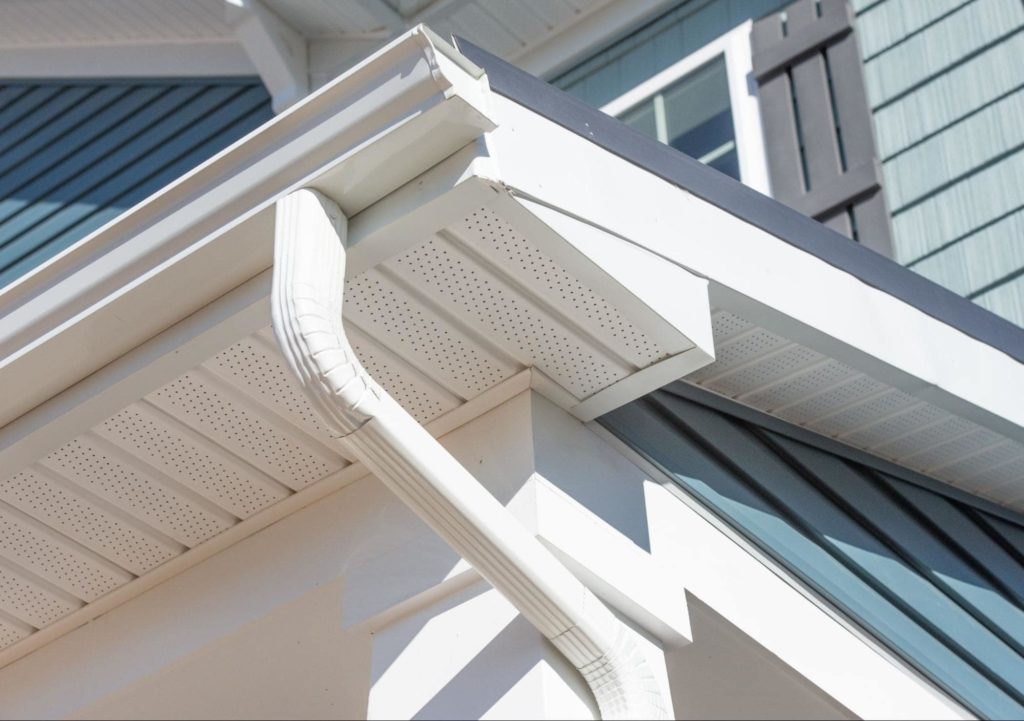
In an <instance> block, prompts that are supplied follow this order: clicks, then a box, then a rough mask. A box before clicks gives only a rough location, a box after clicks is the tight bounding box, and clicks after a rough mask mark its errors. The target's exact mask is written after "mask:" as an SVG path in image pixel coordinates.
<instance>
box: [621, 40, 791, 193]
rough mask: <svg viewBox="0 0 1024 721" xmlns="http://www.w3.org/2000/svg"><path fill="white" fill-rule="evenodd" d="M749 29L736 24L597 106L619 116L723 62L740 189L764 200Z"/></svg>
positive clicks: (764, 180)
mask: <svg viewBox="0 0 1024 721" xmlns="http://www.w3.org/2000/svg"><path fill="white" fill-rule="evenodd" d="M753 25H754V23H753V21H752V20H747V21H746V22H744V23H742V24H741V25H737V26H736V27H735V28H733V29H732V30H730V31H728V32H726V33H724V34H722V35H720V36H718V37H717V38H715V39H714V40H712V41H711V42H709V43H708V44H707V45H704V46H703V47H701V48H699V49H698V50H695V51H694V52H692V53H690V54H689V55H687V56H686V57H684V58H682V59H680V60H678V61H677V62H675V63H673V64H672V65H670V66H669V67H667V68H665V69H664V70H662V71H661V72H660V73H658V74H656V75H654V76H653V77H651V78H648V79H647V80H645V81H644V82H642V83H640V84H639V85H637V86H636V87H634V88H632V89H631V90H627V91H626V92H625V93H623V94H622V95H620V96H619V97H617V98H615V99H614V100H612V101H610V102H608V103H606V104H605V105H604V106H602V107H601V110H602V112H605V113H607V114H609V115H612V116H615V117H620V116H622V115H624V114H625V113H627V112H629V111H630V110H633V109H634V108H636V107H638V106H639V105H641V104H642V103H643V102H645V101H647V100H650V99H651V98H652V97H655V96H656V95H657V94H658V93H660V92H662V91H664V90H667V89H668V88H669V87H670V86H672V85H673V84H674V83H676V82H678V81H679V80H682V79H683V78H684V77H686V76H687V75H688V74H690V73H692V72H693V71H695V70H698V69H699V68H701V67H702V66H704V65H706V64H707V63H709V62H711V61H713V60H714V59H715V58H717V57H723V58H724V59H725V72H726V78H727V81H728V85H729V105H730V109H731V111H732V122H733V132H734V133H735V136H736V155H737V157H738V159H739V166H740V180H741V181H742V182H743V184H744V185H747V186H749V187H751V188H753V189H754V190H757V191H760V192H762V193H764V194H765V195H770V194H771V186H770V184H769V182H768V162H767V157H766V155H765V150H764V133H763V130H762V127H761V110H760V106H759V104H758V99H757V83H756V82H754V77H753V61H752V51H751V47H750V32H751V29H752V28H753Z"/></svg>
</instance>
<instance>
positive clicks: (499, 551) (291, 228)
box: [271, 189, 671, 719]
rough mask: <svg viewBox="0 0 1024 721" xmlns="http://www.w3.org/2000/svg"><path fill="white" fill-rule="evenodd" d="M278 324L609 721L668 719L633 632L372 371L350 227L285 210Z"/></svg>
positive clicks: (361, 449) (342, 426)
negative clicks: (363, 351)
mask: <svg viewBox="0 0 1024 721" xmlns="http://www.w3.org/2000/svg"><path fill="white" fill-rule="evenodd" d="M276 210H277V218H276V228H275V248H274V280H273V291H272V300H271V302H272V312H273V321H274V334H275V335H276V337H277V341H278V344H279V345H280V347H281V351H282V353H283V354H284V357H285V359H286V360H287V363H288V366H289V367H290V368H291V370H292V372H293V373H295V375H296V376H297V377H298V379H299V382H300V384H301V386H302V388H303V390H304V392H305V393H306V395H307V396H308V397H309V399H310V401H311V402H312V403H313V407H314V408H315V409H316V410H317V412H318V413H319V414H320V416H321V417H322V418H323V420H324V422H325V423H326V424H327V426H328V428H329V429H330V432H331V434H332V435H333V436H334V437H335V438H336V442H337V443H338V444H339V445H340V446H341V447H342V448H343V450H344V451H345V452H346V453H348V454H350V455H352V456H353V457H355V458H357V459H358V460H359V461H361V462H362V463H363V464H364V465H365V466H366V468H367V469H368V470H370V471H371V472H372V473H373V474H374V475H375V476H376V477H377V478H379V479H380V480H381V482H383V483H384V484H385V485H386V486H388V488H390V489H391V490H392V491H393V492H394V493H395V494H396V495H397V496H398V497H399V498H400V499H401V500H402V501H403V502H404V503H405V504H406V505H408V506H409V507H410V508H411V509H412V510H413V511H414V512H415V513H416V514H417V515H418V516H419V517H420V518H422V519H423V520H424V521H425V522H426V523H427V524H428V525H429V526H430V527H431V528H432V529H433V530H434V531H435V532H437V533H438V534H439V535H440V536H441V537H442V538H444V540H445V541H446V542H447V543H448V544H449V545H450V546H451V547H452V548H453V549H455V551H456V552H458V553H459V554H460V555H461V556H462V557H463V558H465V559H466V560H467V561H468V562H469V563H471V564H472V565H473V566H474V567H475V568H476V570H477V571H478V572H479V573H480V575H481V576H483V577H484V578H485V579H486V580H487V581H488V582H489V583H490V584H491V585H492V586H494V587H495V588H496V589H498V590H499V591H500V592H501V593H502V594H504V595H505V597H506V598H508V600H509V601H510V602H511V603H512V604H513V605H514V606H515V607H516V608H517V609H518V610H519V612H520V613H521V614H522V615H523V616H524V617H525V618H526V619H527V620H528V621H529V622H530V623H531V624H533V626H535V627H536V628H537V630H538V631H540V632H541V633H542V634H544V636H545V637H546V638H548V639H550V641H551V642H552V643H553V644H554V645H555V647H556V648H557V649H558V650H559V652H560V653H562V654H563V655H564V656H565V657H566V658H567V659H568V660H569V661H570V663H572V665H573V666H574V667H575V668H577V669H578V670H579V672H580V673H581V674H582V675H583V677H584V679H585V680H586V682H587V684H588V685H589V686H590V688H591V690H592V691H593V693H594V697H595V699H596V700H597V704H598V708H599V709H600V711H601V716H602V718H605V719H667V718H670V717H671V716H670V713H669V706H668V703H667V701H666V699H665V698H664V697H663V695H662V693H661V691H660V687H659V685H658V683H657V681H656V680H655V678H654V675H653V673H652V671H651V668H650V666H649V664H648V663H647V660H646V659H645V657H644V655H643V653H642V651H641V649H640V648H639V646H638V645H637V643H636V641H635V640H634V638H633V634H632V631H631V630H630V629H629V628H628V627H627V626H626V625H625V624H624V623H623V622H622V621H620V620H619V619H618V618H616V617H615V616H614V615H613V614H612V612H611V611H609V610H608V608H607V607H605V606H604V604H602V603H601V602H600V601H599V600H598V599H597V597H596V596H594V594H593V593H591V592H590V591H589V590H588V589H587V588H586V587H585V586H584V585H583V584H582V583H581V582H580V581H579V580H578V579H577V578H576V577H575V576H573V575H572V573H570V572H569V570H568V569H567V568H566V567H565V566H563V565H562V564H561V563H560V562H559V561H558V560H557V559H556V558H555V557H554V556H553V555H552V554H551V552H550V551H548V550H547V549H546V548H544V546H543V545H542V544H541V543H540V542H539V541H538V540H537V539H536V538H534V537H533V536H532V535H531V534H530V533H529V532H528V531H527V530H526V529H525V528H524V527H523V526H522V525H521V524H520V523H519V522H518V521H517V520H516V519H515V518H514V517H513V516H512V514H511V513H509V511H508V510H507V509H506V508H505V507H504V506H502V505H501V504H500V503H499V502H498V501H497V500H496V499H495V498H494V496H492V495H491V494H490V492H489V491H487V490H486V489H485V488H484V487H483V486H481V485H480V483H479V482H478V481H477V480H476V479H475V478H474V477H473V476H472V475H471V474H470V473H469V472H468V471H467V470H466V469H465V468H463V467H462V465H461V464H460V463H459V462H458V461H457V460H455V458H454V457H453V456H452V455H451V454H450V453H448V451H446V450H445V449H444V448H443V447H442V446H441V444H440V443H438V442H437V440H436V439H435V438H433V436H431V435H430V434H429V433H428V432H427V431H426V430H425V429H424V428H423V427H422V426H421V425H420V424H419V423H418V422H417V421H416V420H415V419H414V418H413V417H412V416H410V415H409V413H407V412H406V411H405V409H403V408H402V407H401V406H400V405H399V404H398V402H397V401H395V400H394V399H393V398H391V396H389V395H388V394H387V392H386V391H384V389H383V388H381V387H380V386H379V385H378V384H377V383H376V382H375V381H374V380H373V378H371V377H370V375H369V373H367V371H366V369H365V368H363V366H362V364H361V363H360V362H359V359H358V358H357V357H356V355H355V353H354V352H353V350H352V347H351V345H350V344H349V341H348V339H347V337H346V335H345V329H344V327H343V325H342V300H343V291H344V279H345V253H346V249H345V239H346V233H347V219H346V218H345V216H344V214H343V213H342V212H341V209H340V208H339V207H338V206H337V205H336V204H335V203H334V202H333V201H331V200H330V199H328V198H327V197H326V196H324V195H322V194H320V193H319V192H317V191H314V190H310V189H303V190H298V191H295V192H293V193H291V194H290V195H288V196H286V197H284V198H282V199H281V200H279V201H277V207H276Z"/></svg>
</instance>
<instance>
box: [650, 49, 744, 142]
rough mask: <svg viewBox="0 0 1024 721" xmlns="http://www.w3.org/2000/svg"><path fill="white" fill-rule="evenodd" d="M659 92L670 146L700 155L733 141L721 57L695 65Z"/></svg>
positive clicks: (727, 89) (725, 80)
mask: <svg viewBox="0 0 1024 721" xmlns="http://www.w3.org/2000/svg"><path fill="white" fill-rule="evenodd" d="M663 95H664V98H665V125H666V129H667V130H668V143H669V145H671V146H672V147H673V148H675V149H676V150H681V151H682V152H684V153H686V154H687V155H691V156H693V157H694V158H704V157H705V156H707V155H709V154H711V153H713V152H714V151H716V150H718V149H719V148H721V147H722V146H724V145H727V144H728V143H731V142H733V140H734V136H733V130H732V113H731V112H730V110H729V80H728V78H727V77H726V74H725V58H723V57H718V58H716V59H715V60H712V61H711V62H710V63H708V64H707V65H704V66H703V67H701V68H698V69H697V70H695V71H693V72H692V73H690V74H689V75H687V76H686V77H684V78H683V79H681V80H679V81H678V82H676V84H675V85H672V86H670V87H669V88H668V89H666V90H665V91H664V93H663Z"/></svg>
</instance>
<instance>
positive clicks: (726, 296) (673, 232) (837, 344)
mask: <svg viewBox="0 0 1024 721" xmlns="http://www.w3.org/2000/svg"><path fill="white" fill-rule="evenodd" d="M494 107H495V112H496V118H497V120H498V123H499V128H498V129H497V130H496V131H494V132H493V133H490V134H489V135H488V147H489V148H490V151H491V154H492V156H493V157H494V159H495V161H496V162H497V163H498V165H499V167H500V170H501V177H502V181H503V182H504V183H505V184H506V185H507V186H508V187H509V188H510V189H511V190H512V192H513V193H519V194H521V195H524V196H528V197H530V198H532V199H535V200H537V201H539V202H541V203H543V204H544V205H546V206H549V207H557V208H560V209H561V210H562V211H563V212H564V213H566V214H570V215H573V216H575V217H578V218H587V219H588V221H589V222H590V223H591V224H593V225H596V226H598V227H600V228H601V229H602V230H603V231H605V232H607V233H609V234H611V235H613V236H616V237H618V238H621V239H622V240H623V241H624V242H627V243H631V244H635V245H638V246H640V247H642V248H645V249H646V250H648V251H650V252H652V253H654V254H656V255H658V256H660V257H661V258H663V259H666V260H668V261H670V262H672V263H675V264H677V265H679V266H680V267H682V268H685V269H686V270H688V271H690V272H691V273H693V274H695V275H697V276H700V277H702V278H706V279H707V280H708V282H709V292H710V294H711V301H712V304H713V305H716V306H719V307H723V308H726V309H733V310H735V311H736V312H738V313H740V314H741V315H745V316H746V317H748V318H749V319H750V320H751V321H754V322H758V323H763V324H764V325H765V326H766V327H767V328H769V330H775V331H777V332H781V333H783V334H784V335H786V336H787V337H790V338H792V339H793V340H796V341H798V342H805V343H807V344H808V345H810V346H811V347H813V348H815V349H816V350H819V351H820V352H823V353H826V354H830V355H831V356H832V357H834V358H837V359H839V360H841V361H842V362H844V363H847V364H849V365H851V366H853V367H855V368H858V369H860V370H862V371H864V372H866V373H868V374H870V375H873V376H874V377H876V378H878V379H879V380H882V381H883V382H887V383H890V384H891V385H893V386H894V387H896V388H899V389H900V390H903V391H905V392H907V393H910V394H913V395H915V396H916V397H918V398H921V399H922V400H927V401H928V402H930V403H934V404H935V405H938V406H940V407H943V408H945V409H946V410H948V411H950V412H952V413H955V414H957V415H961V416H963V417H965V418H969V419H971V420H973V421H975V422H977V423H979V424H982V425H984V426H987V427H988V428H991V429H992V430H995V431H996V432H999V433H1002V434H1004V435H1006V436H1007V437H1011V438H1014V439H1016V440H1022V441H1024V405H1021V403H1020V402H1019V398H1020V394H1021V390H1022V389H1024V365H1022V364H1021V363H1019V362H1017V361H1016V360H1014V359H1012V358H1010V357H1009V356H1007V355H1006V354H1005V353H1003V352H1001V351H999V350H997V349H995V348H993V347H992V346H990V345H988V344H986V343H984V342H981V341H978V340H975V339H974V338H971V337H970V336H968V335H966V334H965V333H963V332H962V331H960V330H958V329H956V328H953V327H952V326H949V325H947V324H945V323H943V322H942V321H939V320H937V319H935V318H933V317H932V316H929V315H927V314H926V313H924V312H922V311H921V310H919V309H917V308H914V307H913V306H911V305H909V304H907V303H905V302H903V301H901V300H899V299H897V298H895V297H893V296H892V295H890V294H888V293H885V292H884V291H881V290H879V289H877V288H874V287H872V286H869V285H867V284H866V283H864V282H863V281H861V280H860V279H858V278H856V277H854V276H853V275H851V274H850V273H847V272H846V271H844V270H842V269H840V268H837V267H835V266H833V265H830V264H829V263H827V262H825V261H823V260H821V259H820V258H817V257H815V256H813V255H811V254H810V253H807V252H805V251H802V250H800V249H798V248H796V247H794V246H792V245H790V244H788V243H786V242H784V241H782V240H780V239H779V238H776V237H774V236H772V235H771V234H769V233H767V232H766V231H764V230H762V229H760V228H758V227H756V226H754V225H752V224H750V223H748V222H746V221H744V220H741V219H740V218H738V217H736V216H733V215H731V214H729V213H728V212H726V211H724V210H722V209H721V208H718V207H717V206H714V205H712V204H711V203H708V202H707V201H704V200H702V199H700V198H698V197H696V196H694V195H692V194H691V193H689V192H687V191H685V190H682V189H680V188H678V187H677V186H675V185H673V184H671V183H669V182H667V181H665V180H662V179H661V178H658V177H657V176H655V175H653V174H652V173H650V172H648V171H646V170H644V169H642V168H640V167H638V166H636V165H634V164H633V163H631V162H629V161H628V160H625V159H623V158H621V157H618V156H616V155H614V154H612V153H610V152H608V151H605V150H603V149H601V148H600V147H598V146H596V145H595V144H594V143H591V142H589V141H588V140H587V139H586V138H584V137H582V136H580V135H577V134H575V133H573V132H571V131H569V130H566V129H564V128H562V127H560V126H558V125H556V124H555V123H552V122H550V121H547V120H546V119H544V118H541V117H540V116H538V115H537V114H535V113H533V112H532V111H530V110H528V109H526V108H524V107H523V106H521V105H519V104H518V103H515V102H514V101H511V100H509V99H507V98H504V97H501V96H495V103H494ZM566 168H571V169H572V170H571V172H566ZM908 339H909V342H908Z"/></svg>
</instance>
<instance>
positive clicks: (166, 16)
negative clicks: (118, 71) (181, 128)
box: [0, 0, 611, 57]
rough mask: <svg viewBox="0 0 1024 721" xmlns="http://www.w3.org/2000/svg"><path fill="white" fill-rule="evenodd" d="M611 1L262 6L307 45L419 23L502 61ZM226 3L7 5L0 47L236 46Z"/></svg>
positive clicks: (388, 33)
mask: <svg viewBox="0 0 1024 721" xmlns="http://www.w3.org/2000/svg"><path fill="white" fill-rule="evenodd" d="M610 2H611V0H263V4H264V5H266V7H267V8H269V9H270V10H271V11H272V12H273V13H274V14H276V15H277V16H278V17H279V18H280V19H281V20H283V21H284V22H285V23H286V24H287V25H288V26H290V27H292V28H293V29H294V30H296V31H298V32H299V33H301V34H302V35H304V36H305V37H306V38H307V39H309V40H354V39H360V38H366V39H372V40H376V41H380V42H381V44H383V42H384V41H386V40H388V39H390V38H392V37H395V36H396V35H398V34H400V33H401V32H404V31H405V30H406V29H408V28H409V27H411V26H412V25H415V24H417V23H421V22H426V23H429V24H430V26H431V28H432V29H433V30H434V31H435V32H437V33H438V34H440V35H442V36H450V35H453V34H458V35H461V36H463V37H466V38H467V39H469V40H471V41H472V42H474V43H476V44H478V45H480V46H481V47H487V48H489V49H491V51H492V52H494V53H497V54H498V55H501V56H503V57H514V56H515V55H517V54H520V53H522V52H525V51H527V50H528V49H529V48H530V47H532V46H534V45H537V44H539V43H541V42H543V41H544V40H546V39H548V38H550V37H551V36H553V35H556V34H558V33H560V32H562V31H564V30H566V29H568V28H570V27H571V26H572V25H573V24H574V23H577V22H579V21H580V20H582V19H583V18H585V17H586V16H588V15H589V14H591V13H593V12H595V11H597V10H600V9H601V8H602V7H604V6H606V5H608V4H610ZM226 6H227V3H226V0H72V1H70V2H69V1H68V0H5V1H4V2H2V3H0V47H7V48H31V47H40V46H68V45H82V46H93V45H104V44H107V45H117V44H130V45H138V44H147V43H195V42H233V41H234V33H235V31H234V28H233V27H232V25H231V23H229V22H228V21H227V18H226V12H225V10H226Z"/></svg>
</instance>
